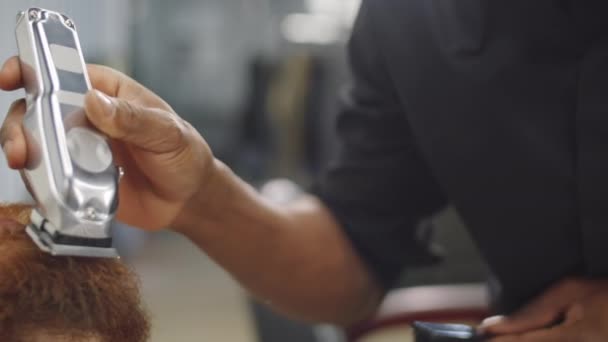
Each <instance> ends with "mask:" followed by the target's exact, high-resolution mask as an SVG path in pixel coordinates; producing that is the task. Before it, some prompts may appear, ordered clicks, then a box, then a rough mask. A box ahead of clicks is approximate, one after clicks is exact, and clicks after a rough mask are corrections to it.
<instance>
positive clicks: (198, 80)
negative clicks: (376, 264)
mask: <svg viewBox="0 0 608 342" xmlns="http://www.w3.org/2000/svg"><path fill="white" fill-rule="evenodd" d="M359 5H360V0H172V1H166V0H165V1H163V0H104V1H82V0H80V1H79V0H64V1H60V0H55V1H53V0H45V1H31V0H3V1H2V4H1V5H0V59H2V60H4V59H6V58H8V57H9V56H11V55H14V54H16V52H17V50H16V44H15V39H14V24H15V19H14V18H15V15H16V13H17V12H18V11H19V10H23V9H25V8H27V7H31V6H38V7H44V8H48V9H53V10H57V11H62V12H64V13H66V14H68V15H69V16H71V17H72V18H73V19H74V21H75V22H76V25H77V27H78V30H79V33H80V38H81V43H82V47H83V50H84V53H85V59H86V60H87V61H88V62H89V63H100V64H105V65H109V66H111V67H113V68H116V69H119V70H121V71H124V72H125V73H127V74H129V75H130V76H132V77H134V78H135V79H136V80H138V81H139V82H141V83H143V84H144V85H145V86H147V87H149V88H150V89H152V90H153V91H155V92H156V93H158V94H159V95H160V96H162V97H163V98H165V99H166V100H167V101H168V102H169V103H170V104H171V105H172V106H173V107H174V108H175V110H176V111H177V112H178V113H179V114H180V115H181V116H182V117H184V118H185V119H186V120H188V121H189V122H191V123H192V124H193V125H194V126H195V127H196V128H197V129H198V130H199V131H200V132H201V133H202V134H203V136H204V137H205V138H206V139H207V141H208V142H209V143H210V145H211V146H212V148H213V149H214V151H215V153H216V155H217V156H218V157H219V158H221V159H222V160H223V161H225V162H226V163H227V164H228V165H230V166H231V167H232V168H233V169H234V170H235V171H236V172H237V173H238V174H239V175H241V176H242V177H243V178H245V179H246V180H248V181H249V182H251V183H253V184H254V185H255V186H257V187H262V185H263V184H265V183H266V182H267V181H268V180H271V179H280V178H289V179H291V180H293V181H295V182H296V183H297V184H298V185H299V186H301V187H303V188H305V187H307V186H308V185H309V184H310V182H311V180H312V179H314V177H315V175H316V174H317V173H318V172H319V170H320V169H321V167H322V165H323V164H324V163H325V162H326V161H327V160H328V159H329V158H331V155H332V151H334V149H335V145H336V144H335V141H334V137H333V133H332V131H333V121H334V117H335V114H336V113H337V107H338V97H339V92H340V89H341V87H343V86H344V85H346V84H347V83H348V79H349V74H348V66H347V63H346V59H345V56H344V52H345V51H344V50H345V49H344V47H345V43H346V41H347V39H348V36H349V33H350V30H351V27H352V23H353V20H354V17H355V15H356V13H357V9H358V7H359ZM22 96H23V94H22V92H21V91H19V92H15V93H9V94H7V93H0V118H3V116H4V112H5V109H6V108H8V106H9V104H10V103H11V102H12V101H13V100H15V99H17V98H19V97H22ZM278 184H279V186H278V188H279V190H281V189H283V187H281V183H278ZM270 189H274V188H270ZM279 193H280V191H279ZM27 200H28V196H27V192H26V190H25V189H24V187H23V185H22V182H21V180H20V179H19V176H18V174H17V173H15V172H12V171H9V170H8V168H7V166H6V164H5V160H4V158H0V201H4V202H16V201H27ZM437 222H439V223H438V224H437V226H439V227H440V228H439V229H438V230H437V232H436V233H435V235H436V236H437V239H439V240H443V241H448V242H449V245H450V246H452V247H450V248H447V249H446V250H447V251H449V253H450V255H453V256H454V257H453V258H451V259H450V261H449V262H445V263H443V264H442V265H441V267H439V268H438V267H429V268H427V269H421V270H417V271H415V272H408V274H407V275H404V280H403V282H404V284H409V283H414V284H415V283H422V282H424V283H429V282H432V283H442V282H454V281H461V282H468V281H476V280H478V279H481V278H482V276H483V270H484V267H483V265H481V263H480V262H479V261H478V257H477V255H476V253H475V251H474V249H473V248H472V247H471V246H470V241H468V237H467V236H466V235H465V234H463V233H462V227H461V225H460V224H459V220H458V218H457V217H456V215H455V214H454V213H453V212H451V211H448V212H447V213H445V214H444V215H442V216H441V217H440V218H439V219H438V221H437ZM441 227H447V228H441ZM116 234H117V243H118V244H119V247H120V248H121V250H122V255H123V256H124V257H125V260H126V261H127V262H129V263H130V264H131V265H133V267H134V268H135V269H136V271H137V272H138V273H139V274H140V276H141V277H142V284H143V291H144V296H145V301H146V304H147V306H148V308H149V310H150V312H151V314H152V317H153V326H154V330H153V339H152V340H153V341H177V342H179V341H228V342H254V341H264V342H275V341H276V342H279V341H280V342H286V341H289V342H298V341H302V342H331V341H334V342H335V341H340V338H341V337H340V332H339V331H338V330H336V329H333V328H331V327H324V326H321V327H319V326H314V327H312V326H307V325H303V324H298V323H295V322H291V321H289V320H287V319H284V318H282V317H280V316H279V315H276V314H274V313H272V312H270V311H268V310H266V309H265V308H263V307H261V306H259V305H257V304H254V303H253V302H252V301H250V300H249V298H248V296H247V295H246V294H245V293H244V292H243V291H242V290H241V289H240V288H239V286H238V285H236V284H235V283H234V282H233V280H232V279H231V278H230V277H229V276H228V275H227V274H225V273H224V272H223V271H222V270H220V269H219V268H218V267H217V266H216V265H214V264H213V262H211V261H209V260H208V259H207V258H206V256H205V255H204V254H203V253H201V252H200V251H198V250H197V249H196V248H194V247H193V246H192V245H191V244H190V243H189V242H187V241H185V240H184V239H183V238H181V237H179V236H177V235H173V234H171V233H168V232H164V233H158V234H152V235H147V234H143V233H142V232H139V231H137V230H135V229H132V228H129V227H124V226H119V227H117V229H116ZM286 286H287V282H286Z"/></svg>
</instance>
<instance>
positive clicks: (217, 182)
mask: <svg viewBox="0 0 608 342" xmlns="http://www.w3.org/2000/svg"><path fill="white" fill-rule="evenodd" d="M209 169H210V170H209V173H208V175H207V177H206V180H205V182H204V183H203V184H202V186H201V187H200V188H199V189H198V190H197V191H196V192H195V193H194V195H193V196H192V197H190V198H189V199H188V200H187V201H186V203H184V206H183V208H182V210H181V211H180V213H179V214H178V215H177V217H176V218H175V220H174V222H173V223H172V224H171V225H170V229H171V230H173V231H175V232H178V233H181V234H183V235H186V236H188V235H191V233H192V232H193V231H194V230H197V227H200V225H201V224H202V223H203V221H211V220H217V219H220V218H221V213H222V212H225V210H224V209H223V208H224V207H225V206H226V205H227V204H228V203H229V199H228V198H229V197H230V195H229V194H230V192H231V190H230V186H229V184H230V178H231V177H234V174H233V173H232V171H231V170H230V169H229V168H228V167H227V166H226V165H225V164H224V163H222V162H221V161H219V160H218V159H213V162H212V165H211V166H210V167H209Z"/></svg>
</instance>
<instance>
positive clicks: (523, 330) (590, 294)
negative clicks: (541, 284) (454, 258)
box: [481, 279, 608, 342]
mask: <svg viewBox="0 0 608 342" xmlns="http://www.w3.org/2000/svg"><path fill="white" fill-rule="evenodd" d="M606 322H608V281H605V280H585V279H567V280H564V281H562V282H560V283H559V284H557V285H556V286H554V287H552V288H551V289H549V290H548V291H547V292H546V293H545V294H543V295H541V296H540V297H539V298H538V299H536V300H535V301H533V302H532V303H531V304H529V305H528V306H526V307H525V308H523V309H522V310H521V311H519V312H518V313H516V314H514V315H513V316H510V317H505V318H490V319H488V320H486V321H485V322H484V323H483V324H482V327H481V330H482V331H483V332H485V333H487V334H488V335H490V336H497V337H496V338H494V339H492V340H491V342H515V341H517V342H545V341H546V342H549V341H551V342H560V341H564V342H565V341H568V342H572V341H581V342H596V341H597V342H600V341H608V324H606Z"/></svg>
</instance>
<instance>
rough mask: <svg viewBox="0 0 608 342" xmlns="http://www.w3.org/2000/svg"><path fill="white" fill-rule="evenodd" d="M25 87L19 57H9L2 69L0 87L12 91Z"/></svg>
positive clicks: (0, 70) (0, 71)
mask: <svg viewBox="0 0 608 342" xmlns="http://www.w3.org/2000/svg"><path fill="white" fill-rule="evenodd" d="M21 87H23V82H22V80H21V65H20V63H19V58H18V57H16V56H15V57H11V58H9V59H8V60H7V61H6V62H5V63H4V65H3V66H2V69H0V89H2V90H6V91H11V90H16V89H19V88H21Z"/></svg>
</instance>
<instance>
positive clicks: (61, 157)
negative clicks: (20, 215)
mask: <svg viewBox="0 0 608 342" xmlns="http://www.w3.org/2000/svg"><path fill="white" fill-rule="evenodd" d="M16 36H17V44H18V46H19V57H20V60H21V69H22V74H23V81H24V84H25V90H26V102H27V113H26V115H25V118H24V123H23V126H24V130H25V135H26V141H27V149H28V161H27V166H26V169H25V170H24V176H25V178H26V180H27V182H28V185H29V188H30V192H31V193H32V195H33V197H34V199H35V201H36V203H37V206H36V208H35V210H34V211H33V213H32V217H31V221H32V223H31V224H30V225H29V226H28V227H27V233H28V234H29V236H30V237H31V238H32V240H34V242H35V243H36V244H37V245H38V247H40V249H42V250H43V251H45V252H48V253H51V254H53V255H70V256H84V257H105V258H114V257H118V254H117V252H116V250H115V249H114V248H112V236H111V229H110V225H111V222H112V220H113V217H114V214H115V211H116V209H117V206H118V181H119V171H118V169H117V168H116V167H115V166H114V163H113V157H112V151H111V150H110V146H109V144H108V141H107V140H106V138H105V137H104V136H103V135H101V134H100V133H99V132H98V131H96V130H95V129H94V128H93V127H92V126H91V125H90V123H88V121H87V119H86V116H85V114H84V109H83V107H84V96H85V94H86V93H87V91H89V89H91V83H90V80H89V77H88V74H87V70H86V66H85V63H84V58H83V55H82V51H81V48H80V43H79V40H78V34H77V32H76V28H75V26H74V22H73V21H72V20H71V19H70V18H68V17H67V16H65V15H63V14H60V13H57V12H53V11H47V10H44V9H40V8H30V9H29V10H27V11H24V12H21V13H19V14H18V16H17V29H16Z"/></svg>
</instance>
